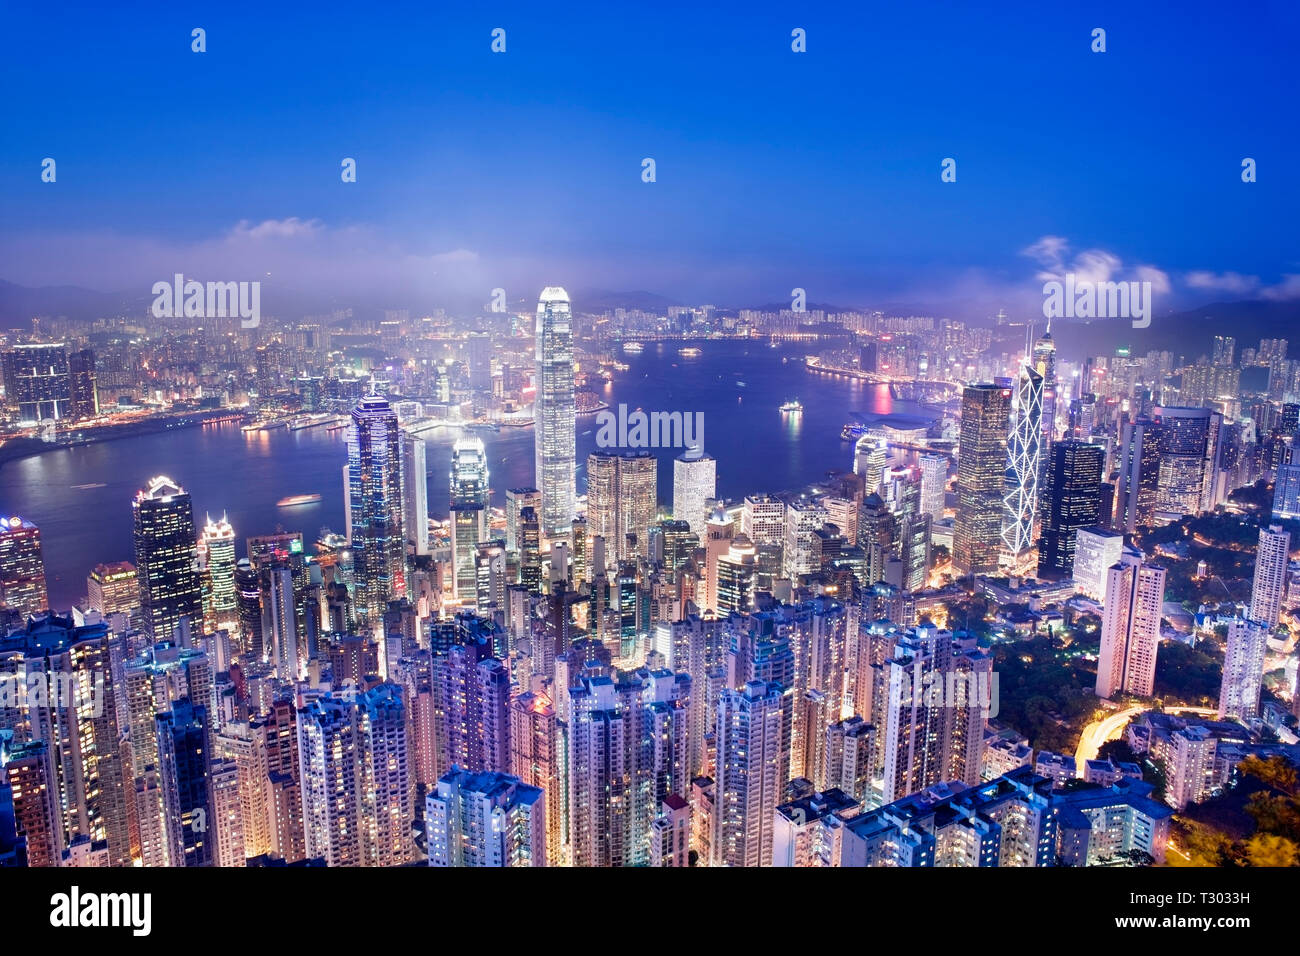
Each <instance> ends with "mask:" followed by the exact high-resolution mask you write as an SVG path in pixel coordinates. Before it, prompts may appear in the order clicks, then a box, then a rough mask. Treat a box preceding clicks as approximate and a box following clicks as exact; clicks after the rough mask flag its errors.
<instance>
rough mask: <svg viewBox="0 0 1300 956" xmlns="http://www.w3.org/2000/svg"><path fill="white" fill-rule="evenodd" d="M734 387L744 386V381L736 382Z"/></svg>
mask: <svg viewBox="0 0 1300 956" xmlns="http://www.w3.org/2000/svg"><path fill="white" fill-rule="evenodd" d="M736 387H737V388H744V387H745V383H744V382H737V383H736Z"/></svg>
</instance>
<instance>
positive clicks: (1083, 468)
mask: <svg viewBox="0 0 1300 956" xmlns="http://www.w3.org/2000/svg"><path fill="white" fill-rule="evenodd" d="M1103 458H1104V451H1103V449H1102V448H1101V447H1100V446H1098V445H1089V444H1087V443H1086V442H1081V441H1078V440H1076V439H1073V438H1067V439H1065V440H1064V441H1060V442H1057V443H1056V444H1054V445H1053V446H1052V449H1051V451H1050V452H1049V455H1048V467H1047V474H1046V479H1047V487H1046V489H1045V493H1044V495H1043V504H1044V511H1043V534H1042V538H1041V539H1040V542H1039V545H1038V575H1039V577H1052V578H1068V577H1070V576H1071V575H1072V574H1073V573H1074V555H1075V543H1076V540H1077V535H1078V533H1079V531H1080V529H1082V528H1091V527H1095V526H1096V525H1097V522H1098V520H1099V519H1100V517H1101V469H1102V459H1103Z"/></svg>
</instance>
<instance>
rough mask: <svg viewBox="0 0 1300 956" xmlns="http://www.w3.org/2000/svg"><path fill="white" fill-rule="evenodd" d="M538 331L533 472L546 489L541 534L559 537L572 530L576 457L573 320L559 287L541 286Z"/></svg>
mask: <svg viewBox="0 0 1300 956" xmlns="http://www.w3.org/2000/svg"><path fill="white" fill-rule="evenodd" d="M536 334H537V351H536V363H537V364H536V373H537V397H536V399H535V400H534V401H535V410H536V411H535V415H534V419H535V422H536V425H535V427H534V432H533V434H534V442H535V444H534V455H533V462H534V473H535V475H536V484H537V487H538V489H540V491H541V493H542V513H541V515H540V517H541V522H542V534H543V535H544V536H545V537H546V538H548V539H551V540H557V539H559V538H564V537H567V536H568V535H569V533H570V531H571V530H572V525H573V517H574V503H573V502H574V473H575V471H576V456H577V438H576V435H575V432H574V414H575V405H574V385H573V324H572V316H571V315H570V312H569V294H568V293H567V292H565V291H564V290H563V289H562V288H560V287H559V286H548V287H547V288H545V289H543V290H542V296H541V298H540V299H539V300H538V302H537V328H536Z"/></svg>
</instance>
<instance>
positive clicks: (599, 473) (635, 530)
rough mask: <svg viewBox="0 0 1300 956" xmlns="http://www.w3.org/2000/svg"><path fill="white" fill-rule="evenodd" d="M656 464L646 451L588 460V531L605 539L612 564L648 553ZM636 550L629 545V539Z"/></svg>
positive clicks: (594, 455)
mask: <svg viewBox="0 0 1300 956" xmlns="http://www.w3.org/2000/svg"><path fill="white" fill-rule="evenodd" d="M657 476H658V462H657V461H656V460H655V458H654V456H653V455H651V454H650V453H649V452H648V451H641V452H628V453H625V454H609V453H606V452H592V453H591V455H589V456H588V457H587V529H588V533H589V534H591V535H593V536H594V535H600V536H602V537H603V538H604V539H605V543H606V547H607V549H608V554H609V555H610V556H611V557H612V559H613V561H614V562H619V561H625V560H630V559H632V558H635V557H636V556H637V555H648V554H649V553H650V526H651V525H653V524H654V523H655V515H656V511H657V508H658V498H657ZM629 535H633V536H635V538H636V547H635V548H631V547H629V546H628V536H629Z"/></svg>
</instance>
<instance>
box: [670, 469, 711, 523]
mask: <svg viewBox="0 0 1300 956" xmlns="http://www.w3.org/2000/svg"><path fill="white" fill-rule="evenodd" d="M692 454H693V453H692V452H689V451H688V452H686V453H684V454H681V455H678V456H677V458H676V459H674V460H673V517H674V518H676V519H677V520H678V521H685V522H686V523H687V524H689V525H690V526H691V530H692V531H694V532H695V533H696V534H703V533H704V525H705V522H706V521H708V515H709V499H710V498H716V497H717V494H718V463H717V462H716V461H715V460H714V459H713V456H712V455H696V456H695V457H691V456H692Z"/></svg>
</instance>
